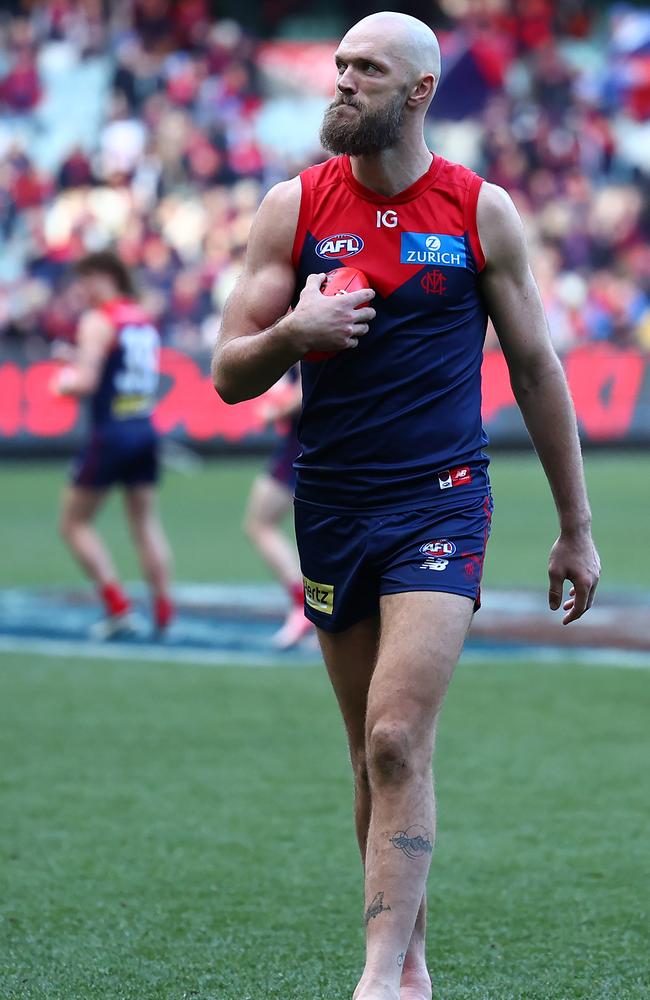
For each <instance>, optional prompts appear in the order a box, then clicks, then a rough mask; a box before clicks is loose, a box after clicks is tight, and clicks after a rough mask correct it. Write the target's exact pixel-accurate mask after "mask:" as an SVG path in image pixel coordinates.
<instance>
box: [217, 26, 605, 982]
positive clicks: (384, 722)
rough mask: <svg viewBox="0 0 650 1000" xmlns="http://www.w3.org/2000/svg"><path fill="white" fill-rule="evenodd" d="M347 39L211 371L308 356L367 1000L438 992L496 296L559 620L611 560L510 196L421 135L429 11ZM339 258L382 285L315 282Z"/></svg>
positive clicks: (330, 665) (231, 307)
mask: <svg viewBox="0 0 650 1000" xmlns="http://www.w3.org/2000/svg"><path fill="white" fill-rule="evenodd" d="M335 60H336V66H337V80H336V95H335V100H334V101H333V103H332V104H331V105H330V106H329V108H328V109H327V111H326V113H325V117H324V121H323V126H322V130H321V141H322V143H323V145H324V146H325V147H326V148H328V149H329V150H331V152H332V153H334V154H335V155H334V156H333V157H332V158H331V159H329V160H327V161H326V162H325V163H321V164H318V165H317V166H315V167H312V168H310V169H308V170H306V171H304V172H303V173H302V174H301V175H300V176H299V177H297V178H294V179H293V180H290V181H287V182H285V183H282V184H279V185H277V186H276V187H274V188H273V189H272V190H271V191H269V193H268V194H267V196H266V198H265V199H264V202H263V203H262V205H261V207H260V209H259V212H258V215H257V217H256V220H255V223H254V225H253V228H252V232H251V236H250V242H249V246H248V254H247V259H246V265H245V269H244V272H243V274H242V277H241V279H240V280H239V282H238V284H237V287H236V288H235V290H234V291H233V293H232V295H231V297H230V299H229V301H228V304H227V307H226V310H225V315H224V319H223V326H222V330H221V333H220V336H219V340H218V343H217V345H216V348H215V353H214V360H213V377H214V384H215V387H216V389H217V391H218V392H219V394H220V395H221V397H222V398H223V399H224V400H225V401H226V402H228V403H237V402H239V401H240V400H243V399H249V398H252V397H254V396H258V395H260V394H261V393H263V392H264V391H265V390H266V389H268V388H269V387H270V386H271V385H273V383H275V382H276V381H277V380H278V379H279V378H280V376H281V375H283V374H284V373H285V372H286V371H287V370H288V369H289V368H291V366H292V365H293V364H295V363H296V362H298V361H300V362H301V369H302V382H303V412H302V417H301V421H300V425H299V431H298V436H299V440H300V445H301V453H300V456H299V458H298V460H297V462H296V468H297V485H296V495H295V519H296V534H297V540H298V547H299V552H300V558H301V568H302V572H303V577H304V584H305V613H306V615H307V616H308V617H309V618H310V619H311V620H312V621H313V622H314V623H315V625H316V626H317V629H318V635H319V640H320V643H321V648H322V652H323V657H324V660H325V664H326V666H327V670H328V672H329V676H330V679H331V682H332V685H333V688H334V691H335V694H336V697H337V699H338V703H339V706H340V709H341V713H342V716H343V720H344V722H345V726H346V730H347V735H348V741H349V746H350V755H351V760H352V766H353V772H354V779H355V820H356V830H357V837H358V841H359V847H360V850H361V856H362V859H363V863H364V872H365V924H366V962H365V968H364V971H363V974H362V976H361V979H360V981H359V983H358V985H357V987H356V989H355V991H354V1000H398V998H399V1000H430V998H431V994H432V990H431V979H430V976H429V972H428V969H427V963H426V958H425V924H426V880H427V876H428V871H429V865H430V861H431V854H432V851H433V844H434V837H435V824H436V816H435V800H434V792H433V782H432V772H431V760H432V754H433V747H434V738H435V731H436V722H437V719H438V714H439V711H440V708H441V705H442V701H443V698H444V695H445V692H446V690H447V686H448V684H449V681H450V678H451V675H452V672H453V669H454V666H455V664H456V662H457V660H458V657H459V655H460V652H461V649H462V646H463V642H464V639H465V635H466V633H467V629H468V627H469V625H470V622H471V619H472V614H473V612H474V611H475V610H477V609H478V607H479V603H480V578H481V572H482V568H483V558H484V554H485V546H486V543H487V538H488V534H489V528H490V516H491V511H492V498H491V494H490V486H489V479H488V472H487V467H488V459H487V456H486V455H485V454H484V451H483V448H484V445H485V443H486V441H487V439H486V437H485V435H484V433H483V429H482V425H481V412H480V408H481V358H482V349H483V342H484V337H485V330H486V324H487V319H488V316H489V317H491V319H492V321H493V323H494V326H495V329H496V331H497V334H498V336H499V339H500V342H501V345H502V348H503V351H504V354H505V357H506V361H507V363H508V367H509V370H510V377H511V381H512V386H513V390H514V394H515V397H516V400H517V403H518V405H519V407H520V409H521V412H522V414H523V417H524V419H525V422H526V425H527V427H528V430H529V432H530V435H531V437H532V439H533V443H534V445H535V448H536V450H537V452H538V454H539V457H540V460H541V462H542V465H543V467H544V471H545V473H546V476H547V479H548V481H549V484H550V488H551V492H552V495H553V499H554V501H555V505H556V508H557V513H558V519H559V536H558V538H557V540H556V541H555V543H554V544H553V546H552V549H551V555H550V559H549V580H550V586H549V604H550V607H551V608H552V609H554V610H557V609H558V608H560V606H563V608H564V618H563V621H564V623H565V624H569V623H571V622H573V621H575V620H576V619H578V618H579V617H580V616H581V615H582V614H584V612H585V611H586V610H587V609H588V608H589V607H590V606H591V603H592V601H593V598H594V593H595V589H596V585H597V582H598V578H599V573H600V564H599V559H598V554H597V552H596V549H595V547H594V544H593V541H592V537H591V514H590V509H589V502H588V498H587V493H586V488H585V481H584V474H583V467H582V458H581V453H580V444H579V439H578V434H577V429H576V420H575V414H574V410H573V406H572V403H571V399H570V396H569V392H568V389H567V385H566V380H565V377H564V374H563V371H562V367H561V365H560V363H559V361H558V359H557V357H556V355H555V353H554V351H553V349H552V346H551V343H550V339H549V335H548V330H547V326H546V321H545V317H544V313H543V309H542V305H541V301H540V296H539V293H538V290H537V286H536V284H535V281H534V279H533V277H532V274H531V271H530V267H529V264H528V252H527V247H526V243H525V239H524V235H523V231H522V226H521V222H520V220H519V217H518V215H517V212H516V210H515V209H514V207H513V204H512V202H511V200H510V198H509V197H508V195H507V194H506V193H505V191H503V190H501V189H500V188H498V187H495V186H493V185H491V184H488V183H486V182H484V181H483V180H482V178H480V177H478V176H477V175H476V174H475V173H473V172H472V171H471V170H468V169H467V168H466V167H463V166H461V165H459V164H453V163H450V162H448V161H447V160H445V159H443V158H442V157H440V156H438V155H437V154H433V153H432V152H431V151H430V150H429V149H428V148H427V145H426V143H425V141H424V136H423V124H424V118H425V114H426V112H427V109H428V107H429V105H430V103H431V101H432V99H433V97H434V94H435V90H436V86H437V84H438V81H439V79H440V51H439V47H438V42H437V40H436V37H435V35H434V34H433V32H432V31H431V30H430V29H429V28H428V27H427V25H425V24H423V23H422V22H420V21H417V20H416V19H414V18H412V17H408V16H406V15H404V14H396V13H391V12H384V13H380V14H374V15H372V16H370V17H367V18H364V19H363V20H362V21H360V22H359V23H358V24H356V25H354V27H352V28H351V29H350V31H348V33H347V34H346V35H345V37H344V38H343V40H342V41H341V43H340V45H339V47H338V49H337V51H336V53H335ZM341 266H354V267H356V268H358V269H359V270H360V271H362V272H363V273H364V274H365V275H366V278H367V279H368V282H369V285H370V288H369V289H363V288H362V289H360V290H357V291H351V292H349V293H348V294H344V295H337V296H325V295H323V294H321V291H320V289H321V284H322V282H323V280H324V278H325V274H326V272H327V271H331V270H332V269H333V268H335V267H341ZM290 307H292V308H291V309H290ZM315 358H317V359H318V360H314V359H315ZM567 580H568V581H570V583H571V588H570V590H569V592H568V596H567V597H566V599H563V589H564V584H565V581H567ZM479 819H480V817H477V821H479Z"/></svg>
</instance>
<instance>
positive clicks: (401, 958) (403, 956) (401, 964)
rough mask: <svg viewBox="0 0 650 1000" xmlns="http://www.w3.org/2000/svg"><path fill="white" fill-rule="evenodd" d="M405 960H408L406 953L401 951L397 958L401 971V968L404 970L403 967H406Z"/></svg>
mask: <svg viewBox="0 0 650 1000" xmlns="http://www.w3.org/2000/svg"><path fill="white" fill-rule="evenodd" d="M405 958H406V954H405V952H403V951H400V953H399V955H398V956H397V964H398V966H399V967H400V969H401V968H402V966H403V965H404V959H405Z"/></svg>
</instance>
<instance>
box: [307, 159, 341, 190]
mask: <svg viewBox="0 0 650 1000" xmlns="http://www.w3.org/2000/svg"><path fill="white" fill-rule="evenodd" d="M342 165H343V158H342V157H341V156H330V157H328V159H327V160H323V162H322V163H314V164H313V165H312V166H311V167H307V168H306V169H305V170H301V172H300V174H299V175H298V176H299V178H300V180H301V183H302V185H303V187H304V186H308V187H310V188H316V187H323V186H327V185H328V184H335V183H338V182H339V181H340V180H341V176H342Z"/></svg>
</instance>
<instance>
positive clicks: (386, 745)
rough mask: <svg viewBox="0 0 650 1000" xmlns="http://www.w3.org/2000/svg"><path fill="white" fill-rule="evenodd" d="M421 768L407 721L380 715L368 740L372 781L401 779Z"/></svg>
mask: <svg viewBox="0 0 650 1000" xmlns="http://www.w3.org/2000/svg"><path fill="white" fill-rule="evenodd" d="M417 768H418V754H417V752H416V747H415V746H414V744H413V739H412V736H411V735H410V732H409V726H408V725H407V723H406V722H405V721H404V720H401V719H395V718H380V719H378V720H377V721H376V722H374V723H373V724H372V726H371V727H370V729H369V732H368V740H367V770H368V775H369V779H370V782H371V783H375V782H376V783H381V784H384V783H391V784H392V783H393V782H401V781H404V780H406V779H407V778H409V777H411V776H412V775H413V774H414V773H415V772H416V771H417Z"/></svg>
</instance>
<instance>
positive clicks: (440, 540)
mask: <svg viewBox="0 0 650 1000" xmlns="http://www.w3.org/2000/svg"><path fill="white" fill-rule="evenodd" d="M491 516H492V497H491V495H490V494H487V495H480V494H478V495H476V494H474V495H473V496H470V497H466V498H463V499H462V500H456V499H455V500H454V503H453V504H452V503H447V502H445V503H440V504H438V505H436V506H435V507H427V508H425V509H419V510H414V511H406V512H405V511H400V512H399V513H394V514H375V515H363V514H359V515H357V514H340V513H332V512H328V511H327V510H326V509H325V508H322V507H317V506H316V505H314V504H309V503H305V502H303V501H299V500H296V502H295V522H296V539H297V542H298V551H299V554H300V564H301V569H302V573H303V577H304V585H305V615H306V616H307V618H309V619H310V621H312V622H313V623H314V624H315V625H317V626H318V627H319V628H322V629H324V630H325V631H326V632H342V631H343V630H344V629H347V628H350V626H351V625H354V624H356V622H359V621H361V620H362V619H363V618H369V617H371V616H373V615H376V614H377V613H378V611H379V598H380V597H381V596H382V595H383V594H401V593H408V592H411V591H421V590H434V591H440V592H442V593H446V594H460V595H462V596H463V597H469V598H470V600H472V601H474V610H475V611H477V610H478V608H479V607H480V603H481V576H482V572H483V559H484V557H485V548H486V545H487V540H488V537H489V534H490V520H491Z"/></svg>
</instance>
